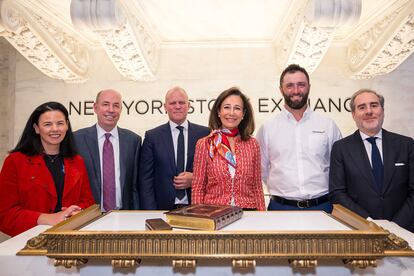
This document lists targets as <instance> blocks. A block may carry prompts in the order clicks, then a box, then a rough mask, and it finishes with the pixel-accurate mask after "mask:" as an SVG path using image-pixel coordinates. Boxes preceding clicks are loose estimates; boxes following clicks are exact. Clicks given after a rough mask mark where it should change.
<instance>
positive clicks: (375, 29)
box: [348, 3, 414, 79]
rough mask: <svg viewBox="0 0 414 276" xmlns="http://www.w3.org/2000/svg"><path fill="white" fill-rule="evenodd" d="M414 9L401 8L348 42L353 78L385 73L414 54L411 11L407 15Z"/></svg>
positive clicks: (412, 4)
mask: <svg viewBox="0 0 414 276" xmlns="http://www.w3.org/2000/svg"><path fill="white" fill-rule="evenodd" d="M413 7H414V3H411V5H408V6H402V7H401V8H399V9H398V10H396V11H394V12H392V13H391V14H389V15H388V16H386V17H384V18H383V19H381V20H380V21H378V22H377V23H376V24H375V25H374V26H372V27H371V28H370V29H368V30H367V31H365V32H364V33H362V34H361V35H360V36H359V37H357V38H356V39H355V40H353V41H352V42H351V43H350V45H349V46H348V61H349V66H350V69H351V70H352V72H353V75H352V77H353V78H355V79H369V78H372V77H375V76H377V75H384V74H387V73H389V72H391V71H392V70H394V69H395V68H396V67H397V66H398V65H399V64H401V63H402V62H403V61H404V60H405V59H406V58H407V57H408V56H409V55H410V54H411V53H412V52H414V12H411V13H408V15H407V11H412V10H413ZM401 17H402V18H401ZM395 25H397V27H394V26H395Z"/></svg>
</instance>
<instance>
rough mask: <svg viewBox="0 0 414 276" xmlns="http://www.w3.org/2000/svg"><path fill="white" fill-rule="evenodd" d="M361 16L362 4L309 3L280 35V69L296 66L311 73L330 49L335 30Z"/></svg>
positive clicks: (339, 0) (347, 0)
mask: <svg viewBox="0 0 414 276" xmlns="http://www.w3.org/2000/svg"><path fill="white" fill-rule="evenodd" d="M360 15H361V0H334V1H326V0H311V1H310V2H309V4H308V6H306V7H305V8H303V9H302V10H299V11H298V12H297V13H296V15H295V16H294V17H293V19H292V23H290V24H289V27H288V28H287V29H286V30H285V32H284V34H283V35H282V37H283V38H284V39H283V41H282V42H283V44H282V45H281V46H280V47H281V48H282V51H281V54H282V55H281V59H282V64H281V65H282V66H283V67H285V66H286V65H288V64H291V63H297V64H300V65H301V66H302V67H304V68H306V70H307V71H308V72H309V73H312V72H313V71H314V70H315V69H316V68H317V67H318V65H319V63H320V62H321V60H322V58H323V57H324V56H325V53H326V52H327V50H328V48H329V46H330V45H331V42H332V40H333V37H334V34H335V30H336V28H337V27H338V26H341V25H343V24H353V23H355V22H356V21H357V20H358V19H359V17H360Z"/></svg>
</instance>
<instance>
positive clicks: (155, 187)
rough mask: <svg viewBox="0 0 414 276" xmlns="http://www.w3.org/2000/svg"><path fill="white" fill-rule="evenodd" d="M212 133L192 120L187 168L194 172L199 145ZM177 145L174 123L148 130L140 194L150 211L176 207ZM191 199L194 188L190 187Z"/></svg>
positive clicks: (143, 146) (143, 156) (189, 132)
mask: <svg viewBox="0 0 414 276" xmlns="http://www.w3.org/2000/svg"><path fill="white" fill-rule="evenodd" d="M208 134H209V129H208V128H207V127H204V126H200V125H196V124H192V123H190V122H188V146H187V164H186V171H187V172H192V171H193V160H194V151H195V145H196V143H197V141H198V139H200V138H201V137H204V136H206V135H208ZM174 156H175V154H174V144H173V140H172V134H171V128H170V124H169V123H166V124H163V125H161V126H158V127H156V128H154V129H151V130H148V131H147V132H146V133H145V139H144V143H143V145H142V153H141V161H140V172H139V177H140V181H139V194H140V202H141V208H142V209H147V210H171V209H173V208H174V201H175V189H174V186H173V178H174V176H175V175H176V165H175V157H174ZM187 196H188V197H189V198H188V199H189V201H191V198H190V197H191V189H187Z"/></svg>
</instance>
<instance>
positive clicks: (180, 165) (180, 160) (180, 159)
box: [175, 126, 185, 199]
mask: <svg viewBox="0 0 414 276" xmlns="http://www.w3.org/2000/svg"><path fill="white" fill-rule="evenodd" d="M177 129H178V130H179V131H180V134H178V141H177V175H178V174H180V173H182V172H183V171H184V161H185V155H184V127H183V126H177ZM175 195H176V197H177V198H178V199H182V198H183V197H184V196H185V190H184V189H176V190H175Z"/></svg>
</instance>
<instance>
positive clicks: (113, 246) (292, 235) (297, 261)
mask: <svg viewBox="0 0 414 276" xmlns="http://www.w3.org/2000/svg"><path fill="white" fill-rule="evenodd" d="M137 212H139V211H137ZM102 216H103V215H102V214H101V212H100V208H99V206H98V205H94V206H91V207H90V208H88V209H87V210H85V211H84V212H82V213H80V214H78V215H76V216H74V217H72V218H70V219H68V220H66V221H64V222H61V223H59V224H57V225H55V226H54V227H52V228H50V229H48V230H47V231H45V232H43V233H41V234H40V235H38V236H36V237H34V238H32V239H30V240H29V241H28V242H27V244H26V246H25V248H23V249H22V250H21V251H19V252H18V255H45V256H47V257H49V258H53V259H55V265H56V266H65V267H67V268H69V267H72V266H78V265H81V264H85V263H86V262H87V261H88V259H91V258H99V259H107V260H111V263H112V266H113V267H133V266H136V265H139V263H140V262H141V259H161V258H163V259H165V258H168V259H170V260H171V261H172V265H173V266H174V267H175V268H178V267H182V268H194V267H195V266H196V262H197V260H200V259H211V260H214V259H216V260H217V259H229V260H231V261H232V265H233V267H235V268H248V267H254V266H255V265H256V260H258V259H286V260H288V262H289V264H290V265H291V266H292V267H295V268H300V267H315V266H316V265H317V263H318V260H322V259H340V260H342V261H343V262H344V264H349V265H352V266H354V267H359V268H366V267H368V266H376V260H377V259H381V258H384V257H386V256H406V257H407V256H414V251H413V250H412V249H411V248H410V247H409V245H408V243H407V242H406V241H405V240H403V239H401V238H399V237H397V236H395V235H394V234H392V233H390V232H389V231H387V230H385V229H383V228H381V227H379V226H377V225H376V224H375V223H373V222H369V221H366V220H365V219H363V218H361V217H359V216H358V215H356V214H355V213H353V212H351V211H349V210H348V209H346V208H344V207H342V206H340V205H335V206H334V211H333V212H332V216H333V217H334V218H335V219H337V220H338V221H340V222H342V223H344V224H346V225H348V226H350V227H351V228H352V229H353V230H350V231H325V232H317V233H315V232H311V231H308V232H306V231H291V232H280V231H279V232H278V231H261V232H256V231H231V232H230V231H191V230H186V231H117V232H113V231H79V230H78V229H80V228H81V227H82V226H84V225H87V224H89V223H90V222H92V221H94V220H96V219H99V218H100V217H102Z"/></svg>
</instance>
